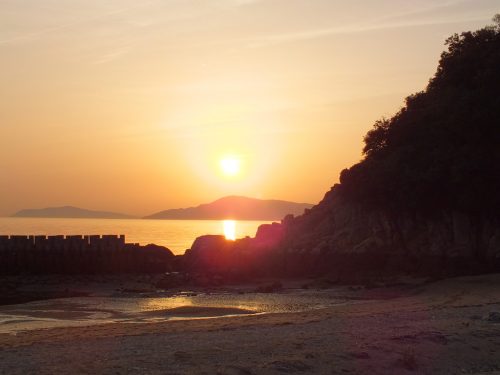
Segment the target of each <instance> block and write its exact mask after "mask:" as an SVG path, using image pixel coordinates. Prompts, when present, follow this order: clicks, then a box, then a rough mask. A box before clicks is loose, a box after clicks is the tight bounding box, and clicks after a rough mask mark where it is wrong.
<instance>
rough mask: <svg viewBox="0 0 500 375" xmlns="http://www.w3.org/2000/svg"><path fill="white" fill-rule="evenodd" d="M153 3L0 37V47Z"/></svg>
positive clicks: (152, 2) (149, 3)
mask: <svg viewBox="0 0 500 375" xmlns="http://www.w3.org/2000/svg"><path fill="white" fill-rule="evenodd" d="M155 3H158V1H149V2H146V3H141V4H140V5H136V6H131V7H126V8H120V9H116V10H113V11H111V12H107V13H104V14H98V15H96V16H93V17H88V18H84V19H80V20H77V21H74V22H68V23H64V24H60V25H57V26H53V27H49V28H46V29H43V30H38V31H35V32H32V33H27V34H22V35H18V36H14V37H10V38H6V39H3V40H2V39H0V47H1V46H2V45H11V44H16V43H21V42H27V41H31V40H36V39H38V38H40V37H42V36H44V35H47V34H52V33H55V32H59V31H64V30H66V29H70V28H73V27H75V26H80V25H83V24H86V23H89V22H93V21H97V20H101V19H105V18H107V17H111V16H114V15H117V14H121V13H126V12H130V11H133V10H137V9H140V8H145V7H147V6H150V5H153V4H155Z"/></svg>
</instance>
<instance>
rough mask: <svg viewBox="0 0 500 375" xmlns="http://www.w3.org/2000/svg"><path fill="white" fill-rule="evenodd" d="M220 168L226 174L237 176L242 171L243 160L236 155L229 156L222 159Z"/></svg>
mask: <svg viewBox="0 0 500 375" xmlns="http://www.w3.org/2000/svg"><path fill="white" fill-rule="evenodd" d="M220 168H221V170H222V173H223V174H224V175H226V176H236V175H237V174H239V173H240V169H241V162H240V159H237V158H234V157H227V158H224V159H221V161H220Z"/></svg>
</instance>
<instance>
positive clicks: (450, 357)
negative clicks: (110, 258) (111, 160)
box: [0, 274, 500, 374]
mask: <svg viewBox="0 0 500 375" xmlns="http://www.w3.org/2000/svg"><path fill="white" fill-rule="evenodd" d="M499 287H500V274H496V275H483V276H473V277H461V278H455V279H447V280H442V281H438V282H434V283H427V284H420V285H419V286H418V287H416V288H414V289H413V290H411V291H409V290H408V288H404V287H403V288H401V287H382V288H374V289H358V290H351V289H349V288H345V289H343V290H342V292H349V293H350V296H351V297H352V299H351V300H350V301H349V302H347V303H344V304H338V305H332V306H328V307H325V308H321V309H314V310H309V311H301V312H289V313H269V314H258V315H242V316H232V317H221V318H217V319H191V320H166V321H158V322H148V323H124V322H121V323H109V324H102V325H93V326H81V327H60V328H51V329H42V330H32V331H24V332H18V333H17V334H15V335H9V334H0V358H1V359H2V365H1V369H2V370H3V371H4V372H6V373H9V374H11V373H12V374H20V373H26V372H33V371H34V369H35V368H36V371H37V373H40V374H49V373H57V374H63V373H68V372H73V373H86V372H93V373H95V372H100V373H116V372H119V373H137V372H145V373H153V374H156V373H158V374H159V373H172V374H173V373H193V374H195V373H196V374H198V373H207V374H209V373H220V374H281V373H318V374H332V373H334V374H335V373H338V374H343V373H353V374H355V373H372V374H407V373H408V374H410V373H416V374H420V373H439V374H457V373H466V374H482V373H489V374H496V373H498V372H499V371H500V288H499ZM336 292H338V290H337V289H332V290H327V291H326V292H325V293H327V294H328V293H336ZM287 293H288V292H287ZM398 293H399V295H398ZM276 294H279V293H276ZM290 294H292V295H293V294H294V292H293V291H292V292H290ZM270 295H271V296H273V295H274V294H272V293H271V294H270ZM243 296H245V295H243ZM49 353H50V354H49ZM75 357H76V358H78V363H74V361H72V360H70V359H71V358H75ZM34 366H35V367H34Z"/></svg>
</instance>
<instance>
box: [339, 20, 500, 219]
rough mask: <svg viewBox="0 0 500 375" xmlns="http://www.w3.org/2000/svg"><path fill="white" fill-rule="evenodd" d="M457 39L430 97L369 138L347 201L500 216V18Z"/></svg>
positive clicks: (348, 174) (417, 98) (345, 175)
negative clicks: (490, 24) (499, 213)
mask: <svg viewBox="0 0 500 375" xmlns="http://www.w3.org/2000/svg"><path fill="white" fill-rule="evenodd" d="M494 22H495V25H492V26H487V27H485V28H483V29H480V30H477V31H474V32H463V33H461V34H454V35H452V36H451V37H449V38H448V39H447V40H446V45H447V50H446V51H444V52H443V53H442V54H441V59H440V61H439V66H438V68H437V71H436V73H435V75H434V77H432V78H431V80H430V81H429V84H428V86H427V88H426V89H425V91H422V92H419V93H416V94H414V95H411V96H409V97H408V98H406V102H405V106H404V107H403V108H402V109H401V110H400V111H399V112H398V113H396V114H395V115H394V116H393V117H392V118H390V119H382V120H379V121H377V122H376V123H375V125H374V127H373V129H372V130H370V131H369V132H368V133H367V135H366V136H365V138H364V142H365V147H364V149H363V152H364V159H363V160H362V161H361V162H360V163H358V164H356V165H354V166H352V167H351V168H349V169H346V170H344V171H342V173H341V176H340V182H341V185H340V189H341V192H342V194H343V195H344V196H346V197H347V198H349V199H353V200H355V201H357V202H360V203H363V204H365V205H370V206H377V207H384V208H387V209H393V210H418V211H422V212H426V213H429V214H431V213H433V212H437V211H442V210H457V211H462V212H466V213H490V214H495V215H498V212H500V14H499V15H496V16H495V17H494Z"/></svg>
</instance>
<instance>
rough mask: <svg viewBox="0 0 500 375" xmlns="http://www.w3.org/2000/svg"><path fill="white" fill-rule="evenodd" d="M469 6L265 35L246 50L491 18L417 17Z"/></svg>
mask: <svg viewBox="0 0 500 375" xmlns="http://www.w3.org/2000/svg"><path fill="white" fill-rule="evenodd" d="M467 3H471V1H470V0H457V1H449V2H446V3H442V4H437V5H433V6H430V7H425V8H421V9H417V10H414V11H410V12H403V13H399V14H393V15H388V16H384V17H380V18H378V19H376V20H373V21H371V22H369V23H357V24H352V25H344V26H333V27H326V28H318V29H310V30H302V31H297V32H288V33H286V32H285V33H279V34H273V35H266V36H263V37H259V38H254V39H253V40H250V41H249V43H248V45H247V47H250V48H257V47H266V46H270V45H276V44H281V43H289V42H299V41H304V40H311V39H316V38H323V37H329V36H334V35H342V34H355V33H364V32H370V31H379V30H388V29H401V28H407V27H423V26H432V25H445V24H454V23H460V22H476V21H485V20H487V19H488V17H469V16H465V17H464V16H463V15H461V16H455V17H453V16H451V17H448V18H446V19H444V18H436V17H434V18H432V19H426V18H424V19H422V18H421V17H418V16H422V15H429V14H432V12H435V11H438V10H444V9H447V8H453V7H455V6H457V5H463V4H467Z"/></svg>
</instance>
